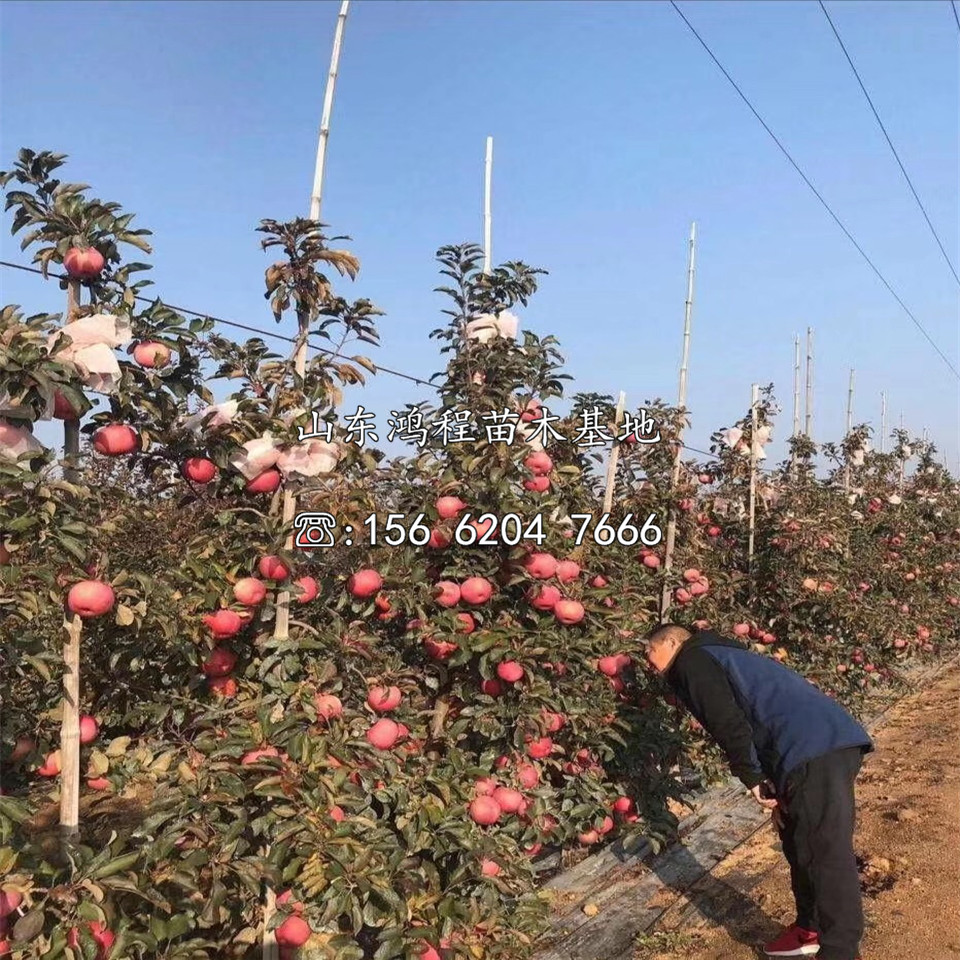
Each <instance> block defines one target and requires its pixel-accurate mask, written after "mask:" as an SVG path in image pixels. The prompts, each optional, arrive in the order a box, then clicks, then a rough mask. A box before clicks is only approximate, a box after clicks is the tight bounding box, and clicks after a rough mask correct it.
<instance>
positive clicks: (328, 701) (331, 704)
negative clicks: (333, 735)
mask: <svg viewBox="0 0 960 960" xmlns="http://www.w3.org/2000/svg"><path fill="white" fill-rule="evenodd" d="M313 703H314V706H316V708H317V715H318V716H320V717H322V718H323V719H324V720H332V719H334V717H339V716H340V715H341V714H342V713H343V702H342V701H341V700H340V698H339V697H336V696H334V695H333V694H332V693H318V694H317V695H316V696H315V697H314V699H313Z"/></svg>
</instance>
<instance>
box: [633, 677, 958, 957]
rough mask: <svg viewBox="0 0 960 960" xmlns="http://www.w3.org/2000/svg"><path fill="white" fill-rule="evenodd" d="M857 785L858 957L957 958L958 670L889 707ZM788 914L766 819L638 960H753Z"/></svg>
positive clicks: (783, 869) (785, 878)
mask: <svg viewBox="0 0 960 960" xmlns="http://www.w3.org/2000/svg"><path fill="white" fill-rule="evenodd" d="M882 723H883V725H882V727H881V728H880V730H879V731H878V732H877V734H876V735H875V737H874V742H875V744H876V747H877V749H876V752H874V753H872V754H870V755H869V756H868V757H867V758H866V759H865V762H864V765H863V769H862V772H861V774H860V777H859V779H858V781H857V800H858V807H857V809H858V829H857V835H856V849H857V853H858V859H859V861H860V864H861V880H862V884H863V889H864V909H865V911H866V918H867V929H866V935H865V937H864V941H863V944H862V947H861V955H862V957H863V960H955V958H960V668H957V667H954V668H952V669H950V670H949V671H947V672H945V673H944V674H943V675H942V676H941V677H939V678H938V679H937V681H936V682H935V683H934V684H933V685H932V686H931V687H928V688H926V689H925V690H923V691H921V692H919V693H916V694H913V695H911V696H910V697H908V698H906V699H905V700H903V701H901V702H900V703H899V704H897V706H895V707H894V708H893V709H892V710H891V711H890V712H889V713H888V714H887V716H886V717H885V718H884V720H883V721H882ZM793 919H794V908H793V898H792V896H791V894H790V883H789V874H788V870H787V864H786V861H785V860H784V859H783V856H782V853H781V851H780V844H779V841H778V840H777V838H776V834H775V832H774V830H773V827H772V825H770V824H767V825H765V826H764V827H763V828H762V829H761V830H759V831H758V832H757V833H755V834H754V835H753V836H752V837H751V838H750V839H749V840H748V841H747V842H746V843H744V844H743V845H741V846H740V847H739V848H738V849H736V850H734V851H733V852H732V853H731V854H730V855H729V856H727V857H726V858H725V859H723V860H721V861H720V862H719V863H718V864H717V866H716V868H715V869H714V870H713V871H712V872H711V873H710V874H709V875H708V876H706V877H704V878H703V879H702V880H701V881H700V882H699V883H697V884H696V886H694V887H693V888H692V889H691V890H690V891H689V892H688V893H687V894H686V895H685V896H683V897H682V898H680V899H679V900H678V901H677V902H676V903H674V904H673V905H672V906H671V907H670V909H669V910H667V912H666V913H665V914H664V915H663V917H661V919H660V921H659V923H658V924H657V927H656V928H655V929H654V930H653V931H651V932H650V933H649V934H648V935H646V936H645V937H642V938H641V939H640V940H639V941H638V944H637V951H636V960H653V958H657V960H681V958H682V960H754V958H756V957H762V956H764V954H763V953H762V950H761V949H760V945H762V944H763V943H764V942H766V941H767V940H769V939H771V938H772V937H774V936H776V934H777V933H778V932H779V930H780V928H781V926H782V925H784V924H786V923H790V922H792V921H793Z"/></svg>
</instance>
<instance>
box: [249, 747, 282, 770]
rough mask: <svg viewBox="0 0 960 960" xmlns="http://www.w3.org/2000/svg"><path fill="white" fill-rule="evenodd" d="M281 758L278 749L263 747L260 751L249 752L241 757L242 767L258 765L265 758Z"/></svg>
mask: <svg viewBox="0 0 960 960" xmlns="http://www.w3.org/2000/svg"><path fill="white" fill-rule="evenodd" d="M279 756H280V751H279V750H278V749H277V748H276V747H262V748H261V749H259V750H249V751H248V752H247V753H245V754H244V755H243V756H242V757H241V759H240V763H241V765H242V766H244V767H248V766H250V764H253V763H256V762H257V761H258V760H262V759H263V758H264V757H279Z"/></svg>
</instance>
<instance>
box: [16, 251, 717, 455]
mask: <svg viewBox="0 0 960 960" xmlns="http://www.w3.org/2000/svg"><path fill="white" fill-rule="evenodd" d="M0 267H9V268H12V269H14V270H22V271H23V272H25V273H32V274H35V275H37V276H40V277H45V278H50V277H53V278H54V279H56V280H68V279H70V278H69V277H68V276H67V275H66V274H61V273H52V272H49V271H48V272H47V273H46V274H44V272H43V271H42V270H38V269H37V268H36V267H28V266H26V265H24V264H22V263H12V262H10V261H8V260H0ZM134 299H136V300H138V301H140V302H142V303H155V302H157V299H158V298H156V297H154V298H151V297H143V296H136V297H135V298H134ZM160 302H161V303H163V305H164V306H166V307H169V308H170V309H171V310H175V311H176V312H177V313H181V314H183V315H185V316H190V317H198V318H200V319H203V320H211V321H212V322H213V323H216V324H221V325H223V326H225V327H233V328H235V329H238V330H244V331H246V332H248V333H259V334H260V335H262V336H265V337H273V338H274V339H276V340H282V341H284V342H285V343H296V342H297V341H296V339H295V338H294V337H288V336H285V335H284V334H282V333H275V332H274V331H272V330H263V329H261V328H260V327H253V326H250V325H249V324H245V323H238V322H237V321H235V320H226V319H224V318H223V317H215V316H213V315H212V314H210V313H204V312H203V311H200V310H191V309H189V308H187V307H178V306H175V305H174V304H172V303H167V302H166V301H165V300H161V301H160ZM317 349H318V350H321V351H322V352H324V353H327V354H330V355H332V356H341V354H337V353H335V352H334V351H333V350H329V349H327V348H326V347H319V346H318V347H317ZM344 359H347V358H344ZM374 366H375V367H376V370H377V372H378V373H386V374H389V375H390V376H393V377H401V378H402V379H404V380H409V381H412V382H413V383H417V384H420V385H421V386H425V387H430V388H431V389H432V390H437V391H439V389H440V388H439V387H438V386H437V384H435V383H430V382H429V381H428V380H424V379H422V378H420V377H415V376H413V375H412V374H409V373H403V372H402V371H400V370H392V369H390V367H382V366H380V365H379V364H377V363H374ZM680 446H681V447H682V448H683V449H684V450H689V451H690V452H691V453H699V454H701V455H702V456H704V457H709V458H710V459H711V460H719V459H720V457H718V456H717V455H716V454H713V453H708V452H707V451H706V450H699V449H697V448H696V447H691V446H689V445H688V444H685V443H681V444H680Z"/></svg>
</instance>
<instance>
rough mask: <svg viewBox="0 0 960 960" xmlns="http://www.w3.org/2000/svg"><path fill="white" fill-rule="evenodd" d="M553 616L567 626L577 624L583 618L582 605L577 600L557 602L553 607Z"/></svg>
mask: <svg viewBox="0 0 960 960" xmlns="http://www.w3.org/2000/svg"><path fill="white" fill-rule="evenodd" d="M553 615H554V616H555V617H556V618H557V620H558V621H559V622H560V623H562V624H566V625H568V626H569V625H571V624H574V623H579V622H580V621H581V620H582V619H583V617H584V609H583V604H582V603H580V602H579V601H577V600H558V601H557V602H556V604H555V605H554V607H553Z"/></svg>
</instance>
